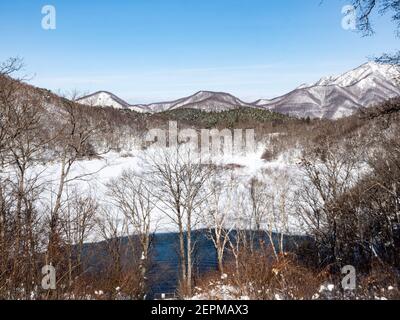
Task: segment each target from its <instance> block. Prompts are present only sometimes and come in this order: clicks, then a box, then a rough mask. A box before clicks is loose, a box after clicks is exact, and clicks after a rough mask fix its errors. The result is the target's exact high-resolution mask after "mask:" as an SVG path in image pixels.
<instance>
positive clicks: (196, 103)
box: [141, 91, 255, 112]
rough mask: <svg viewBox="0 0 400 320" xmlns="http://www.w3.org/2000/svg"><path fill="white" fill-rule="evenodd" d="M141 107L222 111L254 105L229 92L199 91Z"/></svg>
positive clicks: (155, 109)
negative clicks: (169, 100)
mask: <svg viewBox="0 0 400 320" xmlns="http://www.w3.org/2000/svg"><path fill="white" fill-rule="evenodd" d="M141 107H143V108H146V109H147V110H149V111H150V112H160V111H168V110H175V109H184V108H188V109H197V110H203V111H223V110H231V109H237V108H240V107H248V108H254V107H255V106H254V105H252V104H249V103H245V102H243V101H241V100H240V99H238V98H236V97H234V96H232V95H231V94H229V93H224V92H211V91H200V92H197V93H195V94H194V95H192V96H189V97H185V98H182V99H178V100H175V101H171V102H161V103H153V104H149V105H141Z"/></svg>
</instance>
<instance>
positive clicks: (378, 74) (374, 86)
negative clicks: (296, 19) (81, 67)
mask: <svg viewBox="0 0 400 320" xmlns="http://www.w3.org/2000/svg"><path fill="white" fill-rule="evenodd" d="M399 78H400V68H399V67H398V66H394V65H387V64H378V63H376V62H367V63H365V64H362V65H361V66H359V67H357V68H354V69H352V70H350V71H347V72H345V73H343V74H340V75H338V76H329V77H323V78H321V79H320V80H318V81H317V82H315V83H314V84H311V85H308V84H303V85H301V86H299V87H297V88H295V89H294V90H292V91H290V92H288V93H286V94H284V95H281V96H278V97H275V98H273V99H259V100H257V101H255V102H252V103H248V102H244V101H242V100H241V99H239V98H237V97H235V96H233V95H232V94H230V93H225V92H214V91H207V90H202V91H198V92H196V93H195V94H193V95H191V96H187V97H183V98H180V99H176V100H173V101H165V102H157V103H150V104H133V105H132V104H129V103H127V102H126V101H124V100H123V99H121V98H119V97H118V96H116V95H114V94H113V93H111V92H108V91H97V92H95V93H92V94H90V95H88V96H85V97H82V98H81V99H79V100H78V102H79V103H81V104H88V105H95V106H103V107H105V106H110V107H114V108H117V109H130V110H134V111H137V112H142V113H158V112H163V111H169V110H174V109H180V108H189V109H198V110H203V111H208V112H218V111H225V110H232V109H237V108H241V107H247V108H259V109H266V110H269V111H273V112H277V113H283V114H286V115H289V116H296V117H302V118H305V117H310V118H328V119H337V118H341V117H343V116H348V115H351V114H352V113H354V112H355V111H356V110H357V109H360V108H366V107H371V106H373V105H376V104H378V103H381V102H383V101H385V100H387V99H389V98H394V97H397V96H400V86H399V83H398V79H399Z"/></svg>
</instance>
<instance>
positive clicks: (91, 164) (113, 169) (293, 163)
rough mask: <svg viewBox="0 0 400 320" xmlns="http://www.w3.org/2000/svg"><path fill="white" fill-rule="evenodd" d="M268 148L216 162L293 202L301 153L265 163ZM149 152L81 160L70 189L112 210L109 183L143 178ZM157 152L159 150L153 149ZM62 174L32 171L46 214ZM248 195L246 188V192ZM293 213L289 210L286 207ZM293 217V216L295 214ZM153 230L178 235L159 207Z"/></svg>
mask: <svg viewBox="0 0 400 320" xmlns="http://www.w3.org/2000/svg"><path fill="white" fill-rule="evenodd" d="M264 151H265V145H259V146H258V148H257V151H255V152H253V153H250V154H246V155H243V156H229V157H228V156H220V157H214V158H213V160H212V161H213V163H214V164H217V165H219V166H221V167H229V168H230V169H226V170H225V171H224V172H226V177H227V178H228V177H231V176H232V175H234V176H235V178H237V179H235V181H238V183H240V184H241V185H242V186H243V188H245V187H246V186H247V185H248V184H249V182H250V180H251V179H252V178H257V179H258V180H261V181H264V182H265V183H266V186H267V187H268V189H269V192H271V193H273V194H274V193H279V192H280V193H282V192H284V193H285V195H286V197H287V198H288V202H289V201H290V197H293V196H294V192H295V191H296V186H297V182H298V181H300V180H301V179H300V180H299V177H300V176H301V171H300V169H299V166H298V163H299V161H300V160H299V154H300V152H298V151H296V152H289V153H285V154H282V155H280V156H279V158H278V159H276V160H273V161H269V162H268V161H265V160H263V159H261V157H262V154H263V152H264ZM148 152H149V150H146V151H144V150H141V149H133V150H129V151H128V150H125V151H121V152H119V153H117V152H109V153H107V154H104V155H102V156H101V157H99V158H97V159H92V160H80V161H76V162H75V163H74V164H73V167H72V169H71V172H70V173H69V176H68V180H69V181H70V182H69V183H68V187H67V193H68V190H70V191H71V190H78V192H79V193H81V194H90V195H91V196H92V197H94V198H96V199H97V201H98V202H99V203H100V204H101V205H102V206H103V207H109V208H111V206H110V202H111V199H110V198H109V197H108V195H107V183H108V182H109V181H110V180H111V179H112V178H117V177H118V176H119V175H120V174H121V173H122V172H123V171H124V170H126V169H131V170H133V171H134V172H135V173H136V174H137V175H139V176H140V175H142V174H144V173H145V172H146V170H147V169H146V165H145V161H144V159H145V157H146V153H148ZM152 152H157V150H152ZM60 171H61V165H60V163H50V164H47V165H40V166H37V167H35V168H34V169H33V170H31V172H30V174H32V175H36V174H37V175H39V177H40V178H39V180H40V182H41V185H43V186H44V190H43V192H42V193H41V198H40V204H41V206H42V209H43V211H44V212H46V210H49V209H46V208H50V207H51V204H52V203H53V202H54V198H55V194H56V191H57V189H58V181H59V176H60ZM243 190H244V192H245V189H243ZM287 209H288V210H290V208H289V207H288V208H287ZM110 210H112V211H113V214H115V216H116V217H117V219H118V215H119V213H118V212H115V209H110ZM293 215H294V213H293ZM152 221H153V225H152V229H153V231H155V232H176V231H177V230H176V229H175V226H174V224H173V223H171V221H170V219H169V218H168V217H167V216H166V215H165V213H163V212H162V211H161V210H158V209H157V208H155V209H154V212H153V215H152ZM290 225H291V229H290V232H291V233H297V234H298V233H301V231H300V230H299V229H298V221H297V220H296V219H295V218H293V217H291V221H290ZM203 227H204V225H202V224H201V223H199V224H197V225H196V228H197V229H199V228H203ZM96 240H98V235H96V234H93V236H92V237H91V241H96Z"/></svg>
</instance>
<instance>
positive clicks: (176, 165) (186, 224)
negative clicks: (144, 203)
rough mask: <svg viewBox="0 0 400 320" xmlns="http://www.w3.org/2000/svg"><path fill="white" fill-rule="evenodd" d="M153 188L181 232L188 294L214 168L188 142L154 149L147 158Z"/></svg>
mask: <svg viewBox="0 0 400 320" xmlns="http://www.w3.org/2000/svg"><path fill="white" fill-rule="evenodd" d="M146 163H147V166H148V169H149V173H148V177H149V179H148V180H149V181H150V183H151V190H150V191H151V192H152V193H153V195H154V196H155V197H156V198H157V200H158V202H157V208H158V209H159V210H161V211H162V212H164V214H165V215H166V216H167V217H168V218H169V219H170V220H171V221H172V222H173V223H174V224H175V226H176V227H177V229H178V233H179V256H180V273H181V277H180V278H181V279H180V284H181V288H182V291H184V292H183V293H184V294H186V293H187V294H190V293H191V291H192V281H193V272H192V264H193V260H192V255H193V250H194V243H193V242H192V240H193V239H192V230H193V228H194V227H195V226H196V224H197V223H198V218H199V215H198V214H199V209H200V207H201V204H202V203H203V202H204V200H205V198H206V197H207V196H208V195H207V192H205V190H204V185H205V182H206V181H207V179H208V178H209V177H210V175H211V172H212V168H211V167H210V166H207V165H203V164H202V163H201V162H200V159H198V158H196V157H193V155H192V154H191V153H190V151H189V150H185V149H184V145H179V146H177V147H176V148H175V147H171V148H169V149H163V150H161V149H159V150H151V152H149V155H148V156H147V158H146Z"/></svg>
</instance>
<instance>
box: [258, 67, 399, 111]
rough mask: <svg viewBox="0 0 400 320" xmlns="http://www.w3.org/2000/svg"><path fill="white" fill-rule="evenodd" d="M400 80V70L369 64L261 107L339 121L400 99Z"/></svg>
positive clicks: (304, 87) (305, 87)
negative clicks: (361, 109)
mask: <svg viewBox="0 0 400 320" xmlns="http://www.w3.org/2000/svg"><path fill="white" fill-rule="evenodd" d="M399 78H400V69H399V67H397V66H392V65H384V64H378V63H375V62H368V63H366V64H363V65H362V66H360V67H358V68H356V69H354V70H351V71H349V72H346V73H344V74H342V75H340V76H337V77H326V78H322V79H321V80H319V81H318V82H316V83H315V84H313V85H301V86H300V87H298V88H297V89H295V90H294V91H292V92H289V93H288V94H286V95H284V96H281V97H278V98H275V99H272V100H269V101H267V102H266V103H264V104H258V105H259V106H262V107H264V108H267V109H269V110H271V111H275V112H279V113H284V114H289V115H292V116H298V117H311V118H328V119H337V118H341V117H343V116H348V115H350V114H352V113H353V112H354V111H355V110H357V109H359V108H363V107H370V106H372V105H374V104H377V103H380V102H383V101H385V100H387V99H389V98H393V97H396V96H399V95H400V86H399V83H398V80H399Z"/></svg>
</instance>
